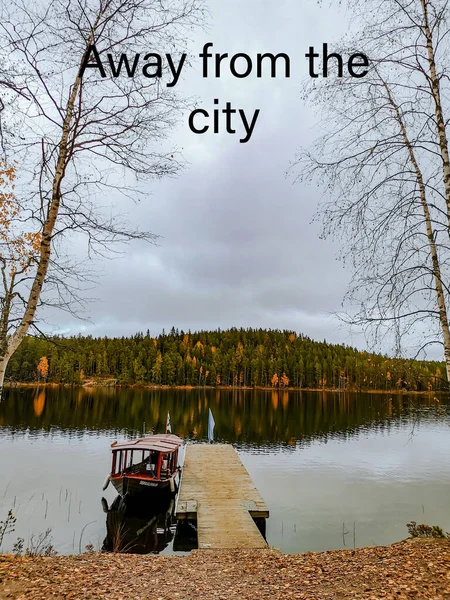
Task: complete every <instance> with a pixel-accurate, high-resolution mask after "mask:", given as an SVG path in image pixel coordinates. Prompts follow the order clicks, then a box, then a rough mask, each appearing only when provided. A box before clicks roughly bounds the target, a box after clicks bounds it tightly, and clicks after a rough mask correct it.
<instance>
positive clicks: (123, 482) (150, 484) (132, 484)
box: [111, 475, 177, 498]
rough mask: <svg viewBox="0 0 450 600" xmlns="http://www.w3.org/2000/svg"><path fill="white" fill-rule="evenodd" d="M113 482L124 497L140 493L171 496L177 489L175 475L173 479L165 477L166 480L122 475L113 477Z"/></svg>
mask: <svg viewBox="0 0 450 600" xmlns="http://www.w3.org/2000/svg"><path fill="white" fill-rule="evenodd" d="M171 481H172V485H171ZM111 483H112V484H113V486H114V487H115V488H116V490H117V493H118V494H120V495H121V496H122V497H123V498H124V497H125V496H140V495H151V496H155V495H161V496H171V495H174V494H175V493H176V490H177V485H176V482H175V478H173V477H172V478H171V479H165V480H164V481H158V480H148V479H144V478H138V477H129V476H127V475H122V476H120V477H111Z"/></svg>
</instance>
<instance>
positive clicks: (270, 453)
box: [0, 388, 450, 554]
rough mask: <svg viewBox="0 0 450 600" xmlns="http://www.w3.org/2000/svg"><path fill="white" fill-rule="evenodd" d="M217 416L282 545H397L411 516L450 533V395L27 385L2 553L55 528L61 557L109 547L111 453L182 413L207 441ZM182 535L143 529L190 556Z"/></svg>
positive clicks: (10, 445)
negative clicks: (176, 540) (12, 519)
mask: <svg viewBox="0 0 450 600" xmlns="http://www.w3.org/2000/svg"><path fill="white" fill-rule="evenodd" d="M209 408H211V410H212V412H213V414H214V419H215V423H216V426H215V436H216V440H217V441H219V442H227V443H231V444H233V445H234V446H235V448H236V449H237V451H238V453H239V455H240V457H241V459H242V462H243V463H244V465H245V466H246V468H247V470H248V471H249V473H250V476H251V477H252V479H253V481H254V483H255V484H256V486H257V487H258V489H259V491H260V493H261V495H262V496H263V498H264V500H265V502H266V504H267V505H268V508H269V511H270V518H269V519H268V521H267V531H266V537H267V541H268V543H269V544H270V545H271V546H273V547H275V548H279V549H280V550H282V551H283V552H288V553H291V552H295V553H297V552H305V551H308V550H311V551H316V550H317V551H321V550H328V549H338V548H353V546H354V545H356V546H368V545H377V544H387V543H391V542H395V541H399V540H401V539H404V538H405V537H407V536H408V532H407V528H406V524H407V523H408V522H409V521H411V520H414V521H417V522H418V523H428V524H430V525H439V526H441V527H442V528H443V529H444V531H450V506H449V498H450V418H449V417H450V414H449V411H450V404H449V399H448V398H447V397H445V396H439V397H438V398H437V397H435V396H433V395H430V396H424V395H407V394H399V395H392V394H389V393H386V394H349V393H345V394H344V393H337V392H336V393H333V392H299V391H292V392H288V391H279V392H278V391H273V392H272V391H253V390H247V391H242V390H241V391H231V390H227V391H218V390H182V391H180V390H131V389H130V390H127V389H121V390H115V389H107V388H96V389H82V388H81V389H70V388H41V389H25V388H23V389H15V390H9V391H7V392H6V394H5V397H4V399H3V400H2V402H1V403H0V520H4V518H5V517H6V515H7V513H8V510H9V509H12V510H13V513H14V515H15V516H16V519H17V522H16V525H15V531H14V532H12V533H10V534H9V535H5V537H4V541H3V547H2V550H3V551H8V550H10V549H11V548H12V544H13V543H14V541H15V540H16V539H17V537H22V538H24V540H25V542H24V543H25V546H26V545H29V544H30V541H31V537H32V536H33V535H34V543H36V540H37V539H38V537H37V536H39V534H42V533H43V532H45V531H46V530H47V529H51V533H50V534H49V539H50V536H51V542H52V544H53V546H54V548H55V549H56V550H57V551H58V552H59V553H62V554H72V553H78V552H79V551H80V550H81V551H83V550H84V548H85V546H86V545H87V544H92V545H93V546H94V548H95V549H100V548H101V547H102V545H103V542H104V539H105V536H106V514H105V512H104V505H105V502H103V506H102V501H101V499H102V497H104V498H105V500H106V503H107V505H108V507H111V506H113V507H114V506H115V504H113V503H114V501H115V498H116V494H115V492H114V489H113V488H112V486H111V485H110V486H109V488H108V489H107V490H106V491H105V492H103V491H102V485H103V482H104V480H105V477H106V475H107V474H108V472H109V470H110V450H109V447H110V444H111V443H112V442H114V441H116V440H121V439H129V438H133V437H136V436H138V435H139V434H140V433H141V432H142V428H143V423H145V426H146V429H147V430H149V429H151V428H153V430H154V431H155V432H164V429H165V422H166V417H167V412H168V411H170V416H171V423H172V431H173V433H176V434H177V435H179V436H180V437H182V438H185V439H186V440H188V441H191V442H204V441H206V438H207V426H208V409H209ZM218 477H220V474H218ZM116 504H117V500H116ZM111 515H112V512H111ZM109 516H110V515H109V514H108V517H109ZM142 522H143V523H145V520H144V521H136V523H135V527H136V529H137V530H139V531H140V532H142V531H143V530H144V528H145V527H147V525H145V526H144V527H142V526H141V525H139V523H141V524H142ZM147 522H148V523H149V520H148V519H147ZM174 529H175V527H174V524H173V522H172V523H168V524H167V523H166V524H165V525H164V524H162V523H161V522H160V521H157V519H156V518H155V519H153V521H152V524H150V523H149V525H148V527H147V529H146V531H145V533H144V534H143V535H146V536H147V538H148V540H147V543H148V544H150V546H149V549H151V550H155V551H163V552H164V553H166V554H167V553H173V552H174V551H177V550H178V548H180V547H182V546H180V545H178V546H177V544H175V550H174V547H173V540H172V538H173V533H174ZM152 540H153V541H152ZM152 544H153V546H152ZM137 551H139V550H137ZM147 551H148V549H147Z"/></svg>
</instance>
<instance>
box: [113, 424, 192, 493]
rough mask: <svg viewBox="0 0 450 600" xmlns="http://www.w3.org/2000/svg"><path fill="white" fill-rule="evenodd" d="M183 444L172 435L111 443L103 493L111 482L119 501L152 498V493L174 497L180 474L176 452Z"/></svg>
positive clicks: (158, 435) (166, 434)
mask: <svg viewBox="0 0 450 600" xmlns="http://www.w3.org/2000/svg"><path fill="white" fill-rule="evenodd" d="M182 443H183V440H182V439H181V438H179V437H178V436H177V435H173V434H171V433H163V434H157V435H149V436H148V437H142V438H138V439H136V440H131V441H129V442H114V443H113V444H111V450H112V466H111V473H110V474H109V475H108V477H107V478H106V481H105V483H104V486H103V489H106V488H107V487H108V485H109V482H110V481H111V483H112V484H113V485H114V487H115V488H116V490H117V492H118V493H119V494H120V495H121V496H122V497H125V496H135V495H138V494H139V495H141V494H142V493H146V492H147V493H148V492H151V494H152V495H154V494H155V492H162V493H164V495H166V494H167V495H170V494H175V493H176V491H177V484H176V481H175V478H176V477H177V475H178V474H179V467H178V450H179V448H180V446H181V444H182Z"/></svg>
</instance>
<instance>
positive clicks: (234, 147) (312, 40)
mask: <svg viewBox="0 0 450 600" xmlns="http://www.w3.org/2000/svg"><path fill="white" fill-rule="evenodd" d="M209 7H210V10H211V13H212V16H211V26H210V28H209V30H208V31H207V32H203V31H200V32H197V34H196V38H195V42H194V44H193V46H192V52H193V53H195V54H197V55H198V53H199V52H200V51H201V49H202V47H203V44H204V43H205V42H208V41H211V42H213V43H214V48H213V50H215V51H217V52H228V53H229V54H230V55H231V54H234V53H237V52H246V53H248V54H249V55H251V56H255V55H256V53H258V52H261V53H263V52H273V53H279V52H285V53H287V54H288V55H289V56H290V58H291V77H290V79H284V78H283V77H278V78H277V79H270V78H269V77H265V78H263V79H256V78H254V77H253V78H252V77H249V78H247V79H235V78H233V77H232V76H226V75H224V76H222V77H221V78H220V79H214V78H208V79H203V78H202V73H201V68H200V67H201V65H200V59H198V60H197V65H196V67H194V68H193V69H191V70H190V71H186V72H185V73H183V76H182V81H180V83H179V84H178V85H177V87H176V88H175V89H176V90H177V91H180V92H183V93H187V94H189V95H196V96H197V98H198V103H199V106H201V107H204V108H206V109H207V110H208V109H210V108H212V106H213V99H214V98H218V99H219V101H220V104H219V107H223V106H224V105H225V102H227V101H229V102H231V103H232V105H233V107H234V108H237V109H239V108H241V109H244V110H245V111H246V114H247V118H251V116H252V115H253V112H254V110H255V109H256V108H259V109H260V110H261V113H260V116H259V118H258V121H257V123H256V126H255V129H254V132H253V135H252V137H251V140H250V141H249V142H248V143H246V144H241V143H239V138H240V137H242V136H241V135H239V133H240V132H241V127H240V126H237V130H238V133H237V134H236V135H230V134H227V133H226V132H225V131H223V132H222V133H220V134H217V135H216V134H213V133H209V132H208V133H206V134H204V135H195V134H194V133H192V132H191V131H190V130H189V128H188V125H187V116H188V114H186V118H185V120H184V122H183V123H182V124H181V125H180V127H179V129H178V130H176V131H174V132H173V138H172V139H173V142H174V145H176V146H181V147H183V152H184V156H185V158H186V159H187V161H188V166H187V168H186V169H185V170H184V172H183V173H181V175H180V176H179V177H178V178H177V179H171V180H165V181H162V182H159V183H152V184H149V185H147V186H146V188H145V189H146V191H148V196H147V197H146V199H145V200H142V201H141V202H140V204H138V205H136V206H133V205H131V206H127V207H126V210H128V212H129V213H130V215H129V220H130V221H131V222H133V223H136V224H139V226H140V227H141V228H142V229H147V230H151V231H152V232H154V233H156V234H159V235H160V236H162V237H161V239H160V244H159V246H148V245H143V244H140V243H136V244H132V245H130V246H128V247H127V249H126V253H125V254H124V255H123V256H122V257H121V258H116V259H114V260H111V261H109V260H105V261H102V262H100V263H97V265H96V268H97V270H100V271H101V272H102V276H101V277H100V278H99V280H98V285H97V286H96V287H95V288H94V289H91V290H90V292H89V294H88V295H89V296H95V297H96V298H97V299H96V300H95V301H94V302H91V303H89V304H88V305H87V308H86V313H85V316H86V317H87V318H88V319H89V322H86V321H77V320H76V319H73V318H72V317H68V316H67V315H65V314H59V315H56V314H51V315H50V316H49V317H48V318H47V321H48V324H49V327H51V328H52V330H53V331H59V332H60V333H64V334H74V333H84V334H88V333H90V334H92V335H108V336H116V335H130V334H133V333H135V332H136V331H140V330H144V331H145V330H146V329H147V328H149V329H150V331H151V333H152V334H153V335H156V334H158V333H159V332H160V331H161V330H162V328H163V327H164V328H165V329H166V330H168V329H170V327H171V326H172V325H173V326H175V327H178V328H180V329H184V330H188V329H191V330H197V329H200V328H201V329H216V328H218V327H221V328H228V327H233V326H234V327H263V328H269V327H270V328H280V329H283V328H286V329H292V330H295V331H297V332H301V333H304V334H306V335H308V336H310V337H312V338H314V339H317V340H323V339H324V338H326V339H327V340H328V341H334V342H342V343H347V344H358V345H360V346H361V345H363V344H364V342H363V340H362V338H357V337H354V336H353V337H352V336H351V335H350V333H349V332H348V331H347V330H345V329H342V328H340V327H337V326H336V320H335V319H334V318H333V317H330V313H333V311H338V310H339V309H340V304H341V301H342V298H343V295H344V293H345V289H346V285H347V281H348V277H349V274H348V273H346V272H345V271H344V269H343V267H342V265H341V263H339V262H338V261H337V260H336V258H335V257H336V254H337V251H338V247H337V245H336V244H333V243H332V242H331V241H323V240H320V239H319V237H318V232H319V226H318V225H317V224H311V223H310V221H311V217H312V215H313V214H314V211H315V210H316V208H317V201H318V196H317V192H316V190H315V188H314V187H311V188H310V187H307V186H303V185H301V184H296V185H294V184H293V178H286V176H285V171H286V170H287V168H288V167H289V163H290V161H291V160H293V158H294V156H295V152H296V149H297V148H298V147H299V146H301V145H305V144H308V142H309V141H311V140H312V139H314V137H315V136H316V135H317V133H318V129H317V123H318V122H319V120H320V115H318V114H314V113H313V112H312V111H311V109H309V108H308V107H305V106H304V105H303V103H302V101H301V99H300V87H301V82H302V80H304V79H305V77H306V76H307V62H306V59H305V57H304V54H305V52H307V51H308V48H309V46H310V45H314V46H316V47H317V48H320V47H321V45H322V43H323V42H329V43H332V42H333V40H335V39H338V38H339V37H340V35H341V34H342V32H344V31H346V30H347V29H348V25H349V24H348V22H347V15H346V14H345V13H344V12H343V11H342V12H338V9H337V7H335V9H330V8H326V7H322V8H321V7H319V6H317V5H316V3H315V2H313V1H312V0H279V1H278V2H273V1H272V0H270V1H269V0H226V1H225V0H209ZM148 51H151V49H149V50H148ZM199 122H200V121H199ZM223 125H224V123H223V122H221V126H222V127H223ZM121 209H122V210H123V207H121Z"/></svg>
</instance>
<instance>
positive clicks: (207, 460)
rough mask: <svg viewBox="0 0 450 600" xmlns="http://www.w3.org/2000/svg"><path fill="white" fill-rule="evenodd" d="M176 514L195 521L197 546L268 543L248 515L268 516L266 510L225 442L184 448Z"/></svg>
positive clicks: (204, 547) (235, 455)
mask: <svg viewBox="0 0 450 600" xmlns="http://www.w3.org/2000/svg"><path fill="white" fill-rule="evenodd" d="M176 516H177V518H178V519H183V518H187V519H193V518H196V519H197V533H198V547H199V548H201V549H206V548H215V549H220V548H264V547H266V546H267V542H266V541H265V539H264V538H263V536H262V535H261V533H260V531H259V529H258V527H257V526H256V525H255V522H254V521H253V517H254V518H267V517H268V516H269V511H268V509H267V506H266V504H265V502H264V500H263V499H262V497H261V495H260V493H259V491H258V490H257V488H256V487H255V485H254V483H253V481H252V480H251V478H250V475H249V474H248V472H247V469H246V468H245V467H244V465H243V464H242V462H241V459H240V458H239V455H238V454H237V452H236V450H235V449H234V448H233V446H231V445H229V444H211V445H209V444H191V445H188V446H187V448H186V455H185V460H184V467H183V476H182V479H181V487H180V491H179V494H178V502H177V509H176Z"/></svg>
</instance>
